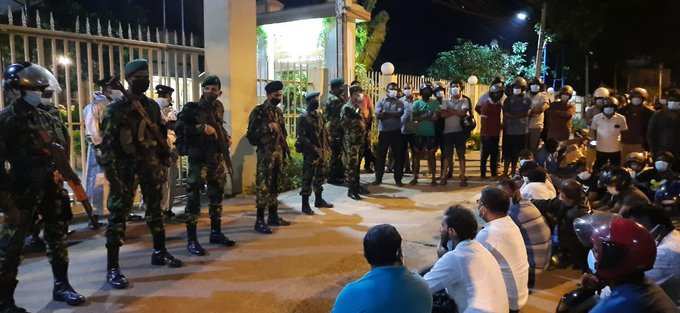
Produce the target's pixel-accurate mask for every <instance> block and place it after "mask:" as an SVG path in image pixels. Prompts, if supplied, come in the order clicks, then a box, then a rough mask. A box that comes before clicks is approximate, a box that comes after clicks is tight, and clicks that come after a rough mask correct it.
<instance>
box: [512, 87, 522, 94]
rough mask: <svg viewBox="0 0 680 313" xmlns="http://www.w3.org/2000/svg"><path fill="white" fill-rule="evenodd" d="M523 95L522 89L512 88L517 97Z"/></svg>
mask: <svg viewBox="0 0 680 313" xmlns="http://www.w3.org/2000/svg"><path fill="white" fill-rule="evenodd" d="M521 93H522V89H520V88H512V94H513V95H515V96H518V95H520V94H521Z"/></svg>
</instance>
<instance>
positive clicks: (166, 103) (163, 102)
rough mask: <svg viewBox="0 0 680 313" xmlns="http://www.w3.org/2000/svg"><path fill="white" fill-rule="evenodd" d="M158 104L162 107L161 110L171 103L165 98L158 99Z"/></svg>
mask: <svg viewBox="0 0 680 313" xmlns="http://www.w3.org/2000/svg"><path fill="white" fill-rule="evenodd" d="M156 103H158V106H160V107H161V108H165V107H167V106H168V105H170V102H169V101H168V99H165V98H158V99H156Z"/></svg>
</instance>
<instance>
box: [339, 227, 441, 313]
mask: <svg viewBox="0 0 680 313" xmlns="http://www.w3.org/2000/svg"><path fill="white" fill-rule="evenodd" d="M364 257H366V261H368V263H369V264H371V271H370V272H368V273H366V275H364V277H362V278H360V279H358V280H356V281H354V282H351V283H349V284H348V285H347V286H345V288H343V289H342V291H340V294H339V295H338V298H337V299H336V300H335V305H334V306H333V311H332V312H333V313H356V312H363V313H383V312H403V313H430V312H431V311H432V296H431V295H430V291H429V289H428V287H427V284H426V283H425V281H424V280H423V279H422V278H421V277H420V276H418V275H417V274H414V273H411V272H409V270H408V269H407V268H406V267H405V266H404V263H403V260H402V258H403V254H402V252H401V235H399V232H398V231H397V229H396V228H394V226H392V225H388V224H382V225H376V226H373V227H371V228H370V229H369V230H368V232H367V233H366V236H365V237H364Z"/></svg>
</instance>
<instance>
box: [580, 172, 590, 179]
mask: <svg viewBox="0 0 680 313" xmlns="http://www.w3.org/2000/svg"><path fill="white" fill-rule="evenodd" d="M577 176H578V178H579V179H580V180H588V179H590V176H591V174H590V172H588V171H583V172H580V173H578V175H577Z"/></svg>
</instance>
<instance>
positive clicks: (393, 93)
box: [387, 90, 397, 98]
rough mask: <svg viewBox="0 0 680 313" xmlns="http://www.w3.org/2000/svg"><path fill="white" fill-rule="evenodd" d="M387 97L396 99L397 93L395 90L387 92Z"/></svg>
mask: <svg viewBox="0 0 680 313" xmlns="http://www.w3.org/2000/svg"><path fill="white" fill-rule="evenodd" d="M387 96H388V97H390V98H396V97H397V91H396V90H388V91H387Z"/></svg>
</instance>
